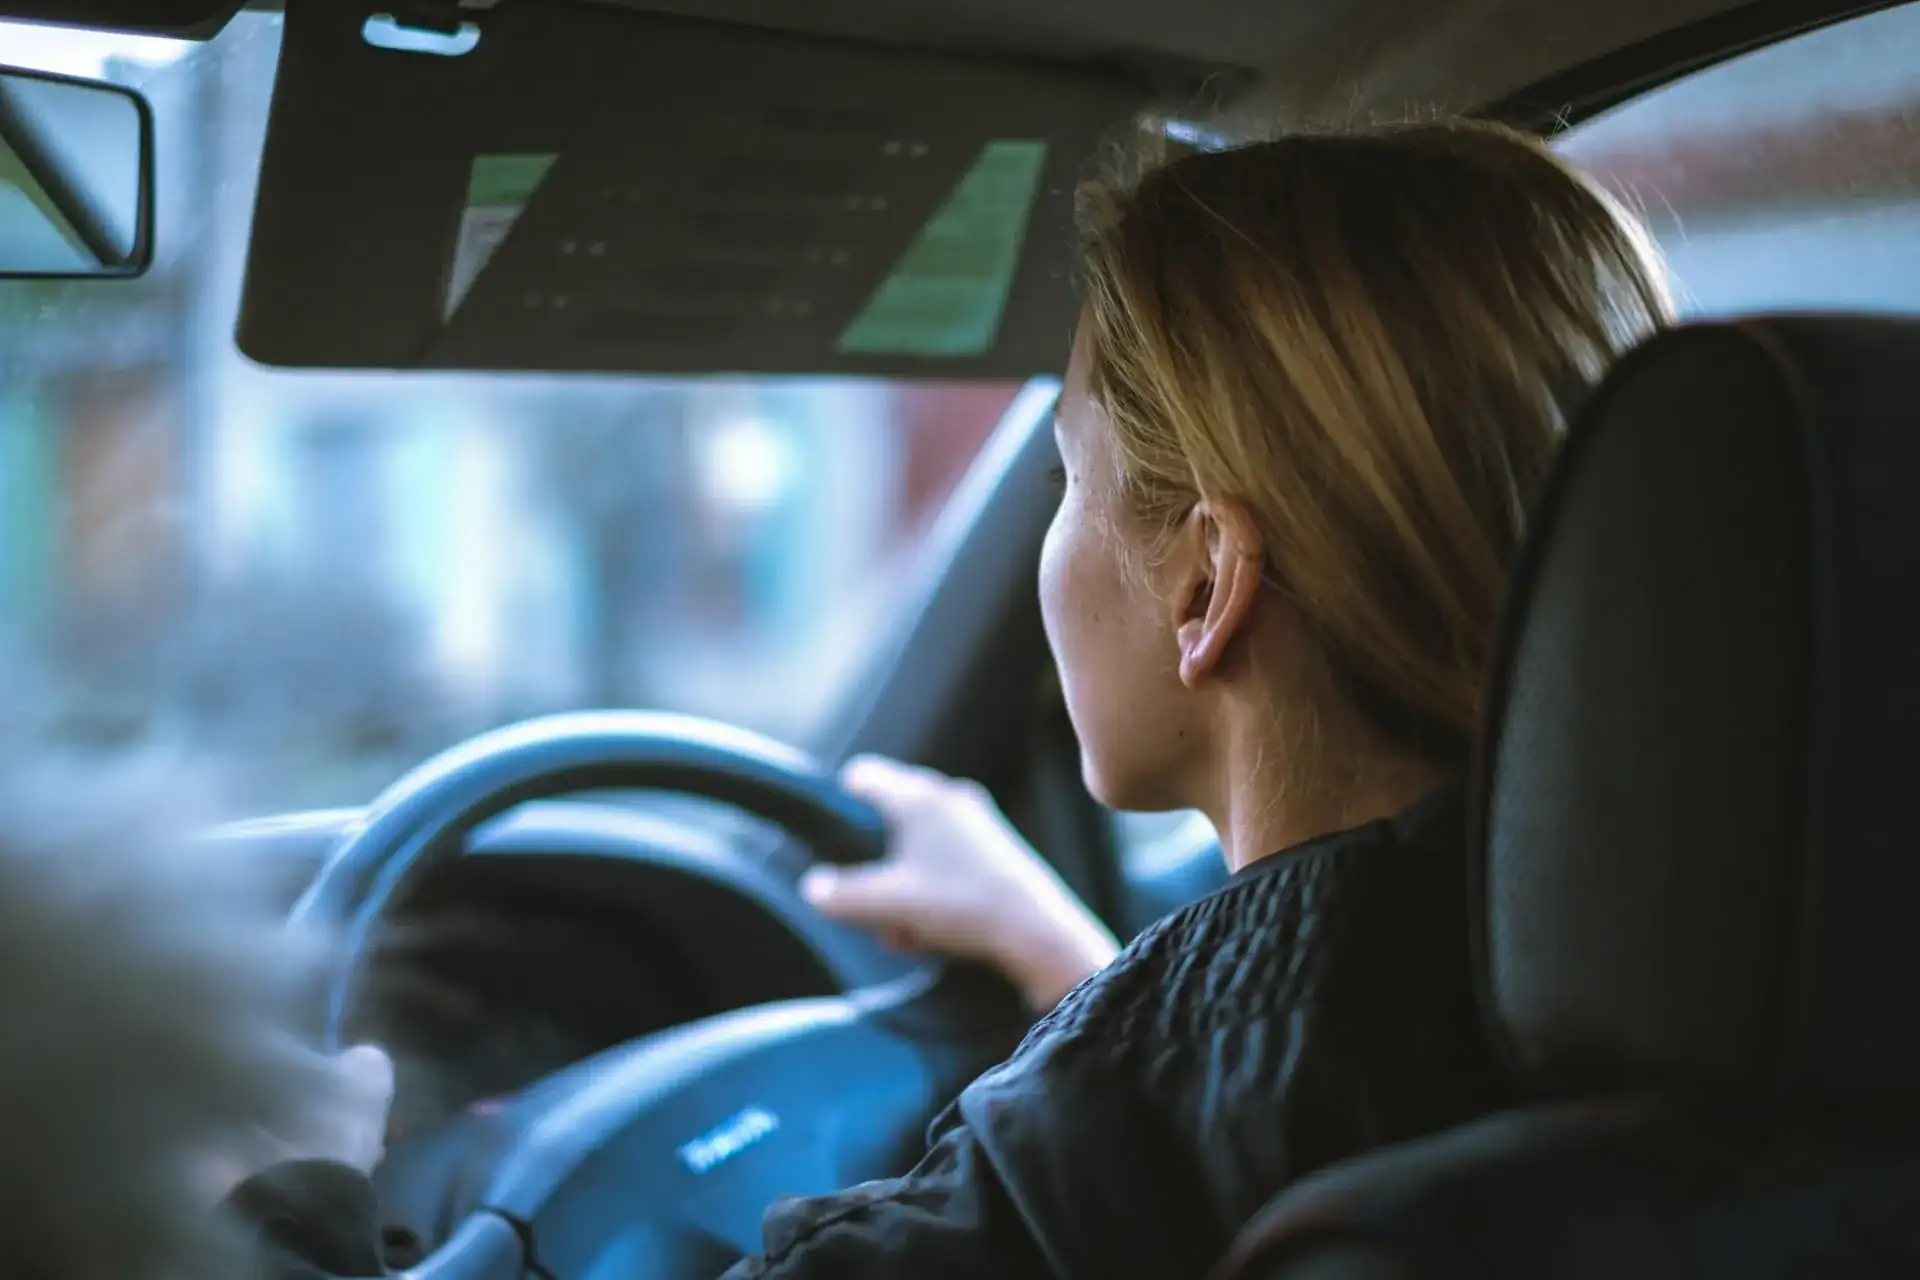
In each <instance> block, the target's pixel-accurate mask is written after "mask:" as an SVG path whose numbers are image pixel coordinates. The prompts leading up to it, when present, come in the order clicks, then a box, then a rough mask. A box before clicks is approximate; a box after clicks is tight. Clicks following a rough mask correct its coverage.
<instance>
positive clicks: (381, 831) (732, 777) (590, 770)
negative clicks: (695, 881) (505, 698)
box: [289, 711, 1028, 1280]
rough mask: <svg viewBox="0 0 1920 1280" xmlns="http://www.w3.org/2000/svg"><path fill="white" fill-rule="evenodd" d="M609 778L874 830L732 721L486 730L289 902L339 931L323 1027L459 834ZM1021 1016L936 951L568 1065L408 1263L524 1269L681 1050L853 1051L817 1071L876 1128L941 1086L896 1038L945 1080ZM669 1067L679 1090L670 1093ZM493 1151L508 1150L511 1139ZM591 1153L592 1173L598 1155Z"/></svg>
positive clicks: (831, 850)
mask: <svg viewBox="0 0 1920 1280" xmlns="http://www.w3.org/2000/svg"><path fill="white" fill-rule="evenodd" d="M612 788H631V789H647V790H670V791H678V792H682V793H687V794H694V795H700V796H705V797H708V798H712V799H715V800H719V801H722V802H724V803H728V804H732V805H734V806H736V807H738V808H740V809H742V810H744V811H746V812H748V813H752V814H755V815H757V816H760V817H762V818H765V819H768V820H770V821H772V822H774V823H776V824H777V825H779V826H781V827H782V828H784V829H785V830H787V831H788V832H789V833H791V834H793V835H794V836H796V837H798V838H800V839H801V840H802V841H804V842H805V843H807V844H808V845H809V846H810V847H811V848H812V850H813V853H814V856H815V857H816V858H819V859H821V860H824V861H831V862H835V863H842V864H846V863H856V862H862V861H869V860H872V859H875V858H878V857H880V856H882V855H883V854H884V852H885V848H886V838H887V831H886V824H885V822H884V820H883V819H882V817H881V815H880V814H879V812H878V811H877V810H875V809H874V808H873V807H872V806H871V805H868V804H867V803H866V802H864V801H862V800H860V799H858V798H857V797H854V796H852V795H851V794H849V793H848V792H846V791H845V790H844V789H843V788H842V787H841V786H840V785H839V783H838V780H837V779H836V778H835V777H834V776H833V775H832V774H831V773H830V772H829V771H828V770H827V769H826V768H824V767H823V766H822V765H821V764H820V763H819V762H817V761H816V760H814V759H813V758H812V757H810V756H808V755H807V754H806V753H805V752H802V751H799V750H797V749H796V748H793V747H790V746H787V745H785V744H782V743H779V742H776V741H774V740H772V739H769V738H766V737H763V736H761V735H759V734H755V733H752V732H750V731H747V730H743V729H739V728H736V727H733V726H729V725H724V724H719V723H716V722H713V721H708V720H703V719H699V718H696V717H690V716H682V715H673V714H667V713H659V712H641V711H597V712H580V713H572V714H566V715H560V716H551V717H545V718H542V719H537V720H530V721H525V722H522V723H520V724H516V725H511V726H508V727H507V728H504V729H499V730H495V731H493V732H491V733H487V734H483V735H481V736H480V737H477V738H474V739H471V740H469V741H468V742H465V743H462V744H461V745H459V746H456V747H454V748H452V749H451V750H449V751H446V752H444V753H442V754H441V755H439V756H436V757H434V758H433V759H431V760H428V761H427V762H426V763H425V764H422V765H421V766H419V767H418V768H416V769H414V770H413V771H411V772H410V773H408V774H407V775H406V776H405V777H403V778H401V779H400V780H399V781H398V782H396V783H395V784H394V785H393V786H391V787H389V788H388V789H387V791H386V792H384V793H383V794H382V795H381V796H380V797H379V798H378V799H376V800H375V802H374V803H373V804H372V805H371V806H370V807H369V808H368V809H367V811H366V812H365V814H364V815H363V817H362V818H361V820H360V821H359V822H358V823H357V824H356V826H355V827H354V828H353V829H352V830H350V831H349V832H348V833H347V834H346V835H345V836H343V837H342V838H341V840H340V842H339V844H338V845H336V847H335V848H334V850H333V852H332V853H331V854H330V855H329V857H328V858H327V860H326V862H325V864H324V865H323V866H322V868H321V869H320V871H319V872H318V873H317V874H316V876H315V878H314V880H313V882H312V883H311V885H310V886H309V888H308V889H307V891H306V893H304V894H303V895H302V896H301V898H300V900H299V901H298V902H297V903H296V904H295V906H294V908H293V910H292V912H291V914H290V917H289V919H290V923H291V924H292V925H293V926H294V927H296V928H308V929H321V930H328V931H332V933H333V936H335V937H339V936H341V935H342V934H344V942H345V946H344V948H343V949H342V951H341V955H340V960H339V962H338V964H337V965H336V967H335V969H334V971H333V973H332V975H331V981H330V982H329V986H328V991H327V1005H326V1011H325V1021H324V1025H323V1042H324V1044H325V1046H326V1047H327V1048H328V1049H330V1050H338V1049H339V1048H341V1047H343V1045H344V1040H345V1031H346V1029H347V1026H348V1015H349V1013H350V1012H351V1009H352V1005H353V1002H354V997H355V994H356V991H357V990H358V987H359V978H360V971H361V968H362V966H363V963H364V961H365V959H366V957H367V953H368V950H369V947H368V944H369V942H370V940H371V939H372V937H373V935H374V933H375V931H376V930H377V929H378V928H379V926H380V923H381V921H382V919H383V918H384V916H385V915H386V913H387V911H388V910H389V909H390V908H391V907H392V906H393V905H394V904H396V903H398V902H401V901H404V900H405V899H406V898H407V896H408V895H409V894H410V892H411V891H412V890H413V888H414V887H416V886H417V885H418V884H419V883H420V881H421V879H422V878H423V877H424V876H425V875H427V874H429V873H430V872H431V871H433V870H434V869H435V868H437V867H440V866H443V865H444V864H446V863H447V862H449V861H451V860H452V859H454V858H458V857H460V856H461V855H462V852H463V849H464V843H465V837H466V836H467V835H468V834H470V833H471V832H472V831H473V830H474V829H475V828H476V827H478V826H480V825H481V824H483V823H485V822H486V821H488V820H489V819H491V818H493V817H496V816H498V815H500V814H502V813H505V812H506V811H508V810H510V809H512V808H515V807H517V806H519V805H521V804H525V803H528V802H530V801H534V800H540V799H545V798H550V797H553V796H557V795H561V794H573V793H579V792H584V791H590V790H603V789H612ZM1027 1021H1028V1019H1027V1018H1026V1017H1025V1011H1024V1010H1023V1009H1022V1008H1021V1007H1020V1001H1019V999H1018V997H1017V996H1015V995H1014V994H1013V992H1012V988H1011V987H1010V986H1008V985H1007V984H1005V983H1004V982H1003V981H1001V980H1000V979H998V978H997V977H995V976H992V975H989V974H987V973H986V972H985V971H983V970H980V969H977V968H976V967H974V966H969V965H950V964H935V963H929V964H927V965H925V966H923V967H922V968H921V969H920V970H918V971H917V972H916V973H914V974H912V975H910V976H909V978H908V979H905V980H899V981H896V982H894V983H891V984H888V985H886V986H884V987H881V988H870V989H864V990H861V991H856V992H853V993H851V994H849V995H846V996H840V997H831V998H822V999H816V1000H813V1001H793V1002H786V1003H784V1004H778V1005H762V1006H757V1007H755V1008H753V1009H747V1010H740V1011H736V1012H735V1013H733V1014H725V1015H719V1016H717V1017H715V1018H711V1019H707V1020H705V1021H703V1022H697V1023H691V1024H684V1025H683V1026H682V1027H678V1028H674V1029H671V1030H670V1031H667V1032H664V1033H659V1034H657V1035H655V1036H643V1037H641V1038H640V1039H639V1040H636V1041H631V1042H629V1043H628V1044H627V1045H624V1046H620V1047H618V1048H617V1049H615V1050H609V1051H607V1052H606V1053H605V1054H602V1055H596V1058H595V1059H588V1060H585V1061H583V1062H582V1063H579V1064H574V1066H573V1067H569V1068H563V1069H561V1070H560V1071H558V1072H555V1073H553V1075H551V1076H548V1077H546V1078H545V1079H543V1080H541V1081H538V1082H535V1083H534V1084H533V1085H530V1086H529V1087H528V1089H527V1090H526V1091H525V1093H524V1095H523V1097H524V1099H525V1105H524V1107H523V1108H522V1110H523V1111H524V1112H525V1114H524V1116H523V1117H522V1119H523V1120H524V1122H525V1127H524V1129H523V1131H522V1134H521V1143H522V1145H523V1146H524V1147H525V1149H526V1151H527V1152H529V1153H531V1156H532V1160H533V1164H534V1165H535V1166H537V1169H536V1171H535V1172H534V1173H532V1174H528V1173H527V1172H526V1169H527V1167H528V1166H527V1162H526V1161H520V1162H519V1167H520V1172H519V1174H517V1175H504V1176H500V1177H494V1178H493V1179H492V1181H491V1183H490V1187H491V1191H490V1192H489V1193H488V1195H487V1198H485V1199H484V1200H483V1201H480V1202H475V1203H474V1204H472V1205H470V1206H469V1207H468V1208H467V1209H465V1210H463V1211H461V1212H462V1217H461V1220H460V1222H459V1225H458V1228H457V1229H456V1230H454V1231H452V1232H451V1233H450V1234H449V1235H448V1236H447V1237H446V1241H445V1244H444V1245H442V1246H441V1248H440V1249H438V1250H436V1252H435V1253H434V1254H433V1255H432V1256H430V1257H429V1258H428V1260H427V1261H426V1262H425V1263H423V1264H422V1265H421V1266H420V1267H419V1268H416V1269H415V1270H414V1271H413V1272H411V1273H410V1274H411V1275H413V1276H414V1277H416V1278H419V1280H426V1278H429V1277H430V1278H431V1280H468V1278H469V1277H472V1278H474V1280H479V1278H481V1277H492V1276H495V1275H502V1276H504V1275H508V1274H511V1275H518V1274H519V1271H518V1270H517V1269H515V1268H516V1267H517V1266H518V1265H520V1264H521V1263H524V1262H526V1261H528V1260H530V1259H531V1249H532V1239H533V1225H532V1223H533V1219H534V1218H535V1217H537V1216H538V1214H539V1212H540V1209H541V1207H542V1205H544V1204H546V1203H548V1202H549V1201H550V1200H552V1199H555V1198H558V1197H560V1196H561V1195H562V1193H563V1192H564V1191H566V1190H568V1189H571V1188H572V1187H573V1186H574V1184H575V1183H576V1182H578V1183H579V1184H580V1185H583V1186H590V1184H591V1183H592V1182H593V1180H594V1177H596V1176H604V1169H605V1168H606V1167H607V1166H608V1165H609V1163H616V1164H617V1163H618V1162H617V1161H614V1162H609V1161H607V1160H598V1161H596V1160H593V1159H592V1158H591V1157H592V1156H594V1155H596V1154H598V1153H599V1152H600V1151H601V1150H602V1149H606V1150H612V1149H614V1148H615V1147H617V1146H619V1145H620V1144H623V1143H624V1144H625V1146H624V1148H622V1149H623V1150H625V1151H626V1152H627V1153H628V1162H629V1164H631V1163H632V1158H631V1156H632V1151H633V1148H634V1147H635V1146H636V1145H643V1146H646V1150H645V1151H644V1152H643V1153H642V1154H644V1155H649V1156H650V1155H653V1154H657V1153H655V1152H654V1151H653V1150H652V1146H653V1145H657V1143H658V1135H657V1133H655V1132H652V1130H657V1129H658V1128H659V1122H660V1121H661V1120H662V1119H663V1118H664V1117H668V1116H671V1115H672V1114H673V1112H672V1106H673V1100H674V1098H675V1097H676V1096H679V1097H683V1098H684V1097H689V1096H691V1094H692V1093H694V1092H697V1091H699V1090H700V1089H701V1088H703V1087H704V1086H703V1084H702V1083H701V1081H700V1078H699V1077H696V1076H692V1075H689V1074H688V1072H690V1071H692V1070H693V1068H692V1067H691V1066H688V1065H686V1064H691V1063H696V1062H706V1063H721V1064H725V1063H727V1062H732V1063H733V1065H734V1066H735V1067H740V1064H742V1063H747V1064H748V1065H747V1067H745V1068H741V1069H742V1070H751V1069H755V1068H757V1069H759V1070H761V1071H763V1072H768V1071H771V1072H774V1073H775V1074H776V1075H778V1074H780V1073H782V1072H785V1073H790V1074H797V1075H805V1074H806V1073H805V1072H804V1071H795V1070H794V1066H795V1064H794V1063H793V1062H790V1061H788V1059H797V1058H799V1057H800V1056H802V1055H803V1054H805V1053H807V1052H812V1053H815V1054H816V1055H820V1056H824V1057H829V1058H837V1060H838V1061H840V1062H842V1063H847V1062H852V1063H855V1064H865V1065H864V1067H863V1066H853V1067H849V1068H845V1069H844V1073H843V1075H842V1076H834V1075H832V1074H831V1073H828V1076H827V1078H829V1079H834V1080H836V1081H840V1080H843V1079H844V1080H845V1081H846V1082H847V1087H848V1088H849V1089H851V1088H853V1087H854V1085H853V1083H852V1082H853V1081H854V1080H856V1079H857V1078H858V1077H859V1074H860V1071H861V1070H862V1069H865V1070H867V1071H868V1073H869V1074H874V1075H875V1076H876V1078H875V1079H874V1080H871V1081H868V1082H867V1083H868V1084H870V1085H873V1086H875V1088H876V1090H877V1093H878V1094H880V1095H885V1096H884V1097H883V1098H882V1100H881V1102H880V1104H879V1106H878V1113H879V1115H880V1116H882V1117H883V1118H882V1119H880V1120H877V1121H875V1122H874V1124H873V1125H872V1126H870V1127H874V1128H876V1130H878V1131H881V1132H884V1131H886V1130H887V1127H888V1126H889V1125H893V1126H894V1127H903V1126H905V1125H907V1124H908V1123H909V1122H910V1121H909V1113H910V1112H911V1113H913V1115H914V1119H913V1121H912V1122H913V1123H916V1124H918V1125H921V1126H923V1125H924V1124H925V1122H926V1121H927V1120H928V1119H931V1114H930V1113H929V1114H920V1113H919V1112H918V1111H916V1110H915V1108H919V1107H921V1106H922V1103H924V1102H926V1101H931V1102H933V1103H934V1105H935V1107H936V1108H937V1106H938V1105H939V1104H942V1103H944V1102H945V1101H946V1098H944V1097H929V1098H925V1099H917V1098H916V1096H915V1095H914V1094H913V1088H911V1087H907V1086H902V1085H900V1084H899V1082H898V1080H897V1079H895V1078H893V1077H890V1076H887V1075H886V1074H884V1073H886V1072H888V1071H893V1072H894V1074H895V1076H897V1074H898V1071H899V1070H900V1069H901V1067H900V1061H901V1054H902V1052H903V1050H911V1052H912V1055H913V1056H914V1059H915V1061H916V1062H918V1063H920V1064H921V1066H920V1067H919V1073H918V1075H917V1076H916V1077H915V1085H914V1087H919V1086H923V1085H924V1086H925V1087H924V1088H923V1089H922V1092H925V1093H928V1094H930V1095H937V1094H939V1093H940V1092H942V1091H943V1090H946V1089H949V1088H950V1089H951V1090H953V1091H957V1090H958V1088H959V1087H960V1086H961V1085H962V1084H964V1083H965V1081H966V1080H967V1079H970V1078H971V1076H972V1074H973V1073H974V1072H977V1071H979V1070H981V1069H984V1068H985V1067H986V1066H988V1065H991V1063H992V1062H993V1061H997V1060H998V1059H999V1057H1000V1056H1002V1055H1003V1054H1004V1053H1005V1052H1006V1051H1007V1050H1008V1049H1010V1048H1011V1047H1012V1043H1013V1042H1014V1041H1016V1040H1017V1039H1018V1036H1019V1034H1021V1033H1022V1032H1023V1031H1024V1029H1025V1026H1026V1024H1027ZM783 1028H791V1032H790V1033H789V1032H787V1031H785V1030H783ZM783 1035H784V1036H786V1037H787V1038H786V1039H784V1040H783V1038H782V1037H783ZM983 1050H985V1051H986V1052H983ZM755 1055H757V1060H756V1061H750V1060H752V1059H755ZM783 1055H784V1056H783ZM890 1055H891V1056H890ZM886 1062H891V1063H892V1064H893V1066H892V1067H887V1066H885V1065H882V1064H884V1063H886ZM676 1063H678V1064H681V1065H679V1066H676V1065H674V1064H676ZM676 1071H679V1072H681V1075H680V1077H679V1078H678V1083H679V1085H680V1087H681V1090H682V1092H681V1094H679V1095H676V1094H675V1093H674V1092H673V1089H674V1086H675V1083H676V1077H675V1075H674V1073H675V1072H676ZM876 1073H878V1074H876ZM725 1074H726V1071H725V1070H722V1071H721V1075H722V1076H724V1075H725ZM739 1074H740V1072H739V1071H735V1075H736V1076H738V1075H739ZM610 1082H611V1083H610ZM929 1082H931V1083H929ZM587 1091H593V1092H594V1093H595V1095H596V1099H597V1100H596V1101H595V1102H594V1103H593V1104H592V1105H591V1106H590V1107H589V1108H587V1111H588V1112H589V1113H591V1114H592V1115H593V1116H595V1117H596V1120H597V1127H596V1128H595V1130H594V1132H593V1133H592V1134H591V1135H589V1136H588V1137H587V1138H584V1139H583V1138H581V1137H580V1136H579V1135H578V1134H572V1135H565V1136H557V1135H556V1126H555V1119H556V1117H558V1116H561V1115H564V1114H566V1113H567V1112H568V1110H569V1108H570V1107H571V1108H573V1109H574V1110H578V1109H579V1108H578V1106H577V1103H578V1096H577V1095H583V1094H585V1093H586V1092H587ZM706 1092H707V1093H708V1094H711V1093H712V1092H713V1091H712V1090H711V1089H707V1090H706ZM948 1096H950V1094H949V1095H948ZM711 1101H712V1099H711V1097H708V1098H705V1099H704V1100H703V1102H707V1103H710V1102H711ZM610 1117H611V1118H610ZM914 1136H916V1137H917V1136H918V1130H916V1132H915V1135H914ZM873 1149H875V1148H874V1144H873V1142H872V1141H871V1140H868V1141H867V1147H866V1148H865V1150H866V1151H867V1153H868V1154H869V1155H870V1154H871V1151H872V1150H873ZM670 1153H671V1154H679V1153H678V1152H672V1151H671V1149H670ZM493 1154H494V1155H495V1156H503V1157H506V1160H505V1163H506V1164H507V1165H509V1166H511V1165H513V1164H514V1161H515V1159H516V1158H517V1157H518V1155H519V1152H518V1151H497V1150H496V1151H495V1152H494V1153H493ZM594 1167H597V1168H599V1169H600V1170H601V1171H602V1172H601V1173H599V1174H594V1173H592V1172H591V1170H592V1168H594ZM583 1169H585V1170H588V1172H582V1170H583ZM496 1172H502V1171H501V1170H499V1169H498V1168H497V1169H496ZM835 1185H838V1183H836V1184H835ZM787 1189H788V1188H786V1187H782V1188H781V1191H782V1192H783V1193H784V1192H785V1191H786V1190H787ZM821 1189H822V1190H825V1189H827V1188H821ZM769 1198H771V1197H769ZM759 1208H762V1209H763V1208H764V1202H763V1203H762V1204H761V1205H760V1206H759ZM756 1220H757V1212H756ZM686 1225H687V1224H684V1223H680V1222H678V1221H676V1220H673V1219H671V1218H669V1219H667V1220H666V1221H663V1222H662V1223H660V1224H659V1226H660V1229H661V1230H668V1229H684V1228H685V1227H686ZM708 1235H709V1237H712V1236H713V1233H712V1232H711V1231H709V1232H708Z"/></svg>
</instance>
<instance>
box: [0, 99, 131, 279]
mask: <svg viewBox="0 0 1920 1280" xmlns="http://www.w3.org/2000/svg"><path fill="white" fill-rule="evenodd" d="M152 262H153V112H152V110H151V109H150V108H149V107H148V106H147V102H146V99H144V98H142V97H141V96H140V95H139V94H138V93H135V92H134V91H133V90H131V89H125V88H122V87H120V86H119V85H112V84H102V83H99V82H97V81H92V80H76V79H73V78H71V77H69V76H57V75H49V74H47V73H45V72H40V71H22V70H19V69H18V68H14V67H0V280H22V279H45V278H49V277H53V278H60V277H101V276H104V277H115V276H117V277H130V276H138V275H141V274H143V273H144V272H145V271H146V269H147V267H148V266H149V265H151V263H152Z"/></svg>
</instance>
